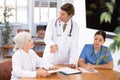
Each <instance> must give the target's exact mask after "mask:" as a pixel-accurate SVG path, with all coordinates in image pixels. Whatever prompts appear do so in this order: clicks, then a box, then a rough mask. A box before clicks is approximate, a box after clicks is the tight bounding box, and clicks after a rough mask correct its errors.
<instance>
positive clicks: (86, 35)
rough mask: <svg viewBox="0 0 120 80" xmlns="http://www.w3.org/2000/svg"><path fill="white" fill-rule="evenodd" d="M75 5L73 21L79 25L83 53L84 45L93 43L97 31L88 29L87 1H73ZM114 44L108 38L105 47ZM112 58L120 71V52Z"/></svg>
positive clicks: (80, 45)
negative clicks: (119, 64) (119, 63)
mask: <svg viewBox="0 0 120 80" xmlns="http://www.w3.org/2000/svg"><path fill="white" fill-rule="evenodd" d="M73 5H74V7H75V16H74V18H73V19H74V20H75V21H76V22H77V23H78V25H79V51H80V52H81V50H82V48H83V46H84V44H86V43H93V36H94V34H95V32H96V31H97V30H93V29H88V28H86V13H85V0H73ZM107 33H108V32H107ZM112 42H113V40H112V39H108V38H107V39H106V42H105V43H104V45H105V46H109V45H110V44H111V43H112ZM112 56H113V60H114V70H119V71H120V69H119V67H118V65H117V62H118V60H119V59H120V57H119V52H118V51H116V52H115V54H112Z"/></svg>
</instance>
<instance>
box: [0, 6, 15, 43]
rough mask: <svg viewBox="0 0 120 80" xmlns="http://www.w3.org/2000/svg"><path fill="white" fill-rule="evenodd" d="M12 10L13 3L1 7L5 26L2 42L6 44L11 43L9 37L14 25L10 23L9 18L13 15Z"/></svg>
mask: <svg viewBox="0 0 120 80" xmlns="http://www.w3.org/2000/svg"><path fill="white" fill-rule="evenodd" d="M12 10H13V7H12V6H11V5H9V6H5V7H4V9H2V7H1V11H3V13H2V15H1V16H3V17H2V22H1V23H2V24H3V27H2V29H1V30H2V33H1V35H2V43H3V44H4V45H5V44H8V43H9V38H10V33H11V31H12V25H11V24H10V22H9V18H10V17H11V16H13V14H12Z"/></svg>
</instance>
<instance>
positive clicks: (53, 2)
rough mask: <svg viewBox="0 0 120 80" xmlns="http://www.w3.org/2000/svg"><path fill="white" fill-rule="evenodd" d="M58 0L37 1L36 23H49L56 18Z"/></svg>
mask: <svg viewBox="0 0 120 80" xmlns="http://www.w3.org/2000/svg"><path fill="white" fill-rule="evenodd" d="M56 9H57V0H35V3H34V23H40V22H48V20H50V19H52V18H55V17H56Z"/></svg>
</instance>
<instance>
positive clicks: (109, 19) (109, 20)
mask: <svg viewBox="0 0 120 80" xmlns="http://www.w3.org/2000/svg"><path fill="white" fill-rule="evenodd" d="M105 22H106V23H107V22H109V23H111V15H110V14H109V13H108V14H106V16H105Z"/></svg>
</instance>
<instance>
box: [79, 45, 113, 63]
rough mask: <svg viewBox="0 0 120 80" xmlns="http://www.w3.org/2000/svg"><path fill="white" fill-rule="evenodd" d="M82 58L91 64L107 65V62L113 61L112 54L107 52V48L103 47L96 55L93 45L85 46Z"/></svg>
mask: <svg viewBox="0 0 120 80" xmlns="http://www.w3.org/2000/svg"><path fill="white" fill-rule="evenodd" d="M100 57H101V58H100ZM80 58H82V59H84V60H85V63H91V64H96V63H97V64H106V63H107V62H110V61H113V59H112V56H111V53H110V52H109V51H108V50H107V47H105V46H101V49H100V50H99V51H98V53H97V54H95V53H94V45H93V44H86V45H85V46H84V48H83V50H82V52H81V55H80Z"/></svg>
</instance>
